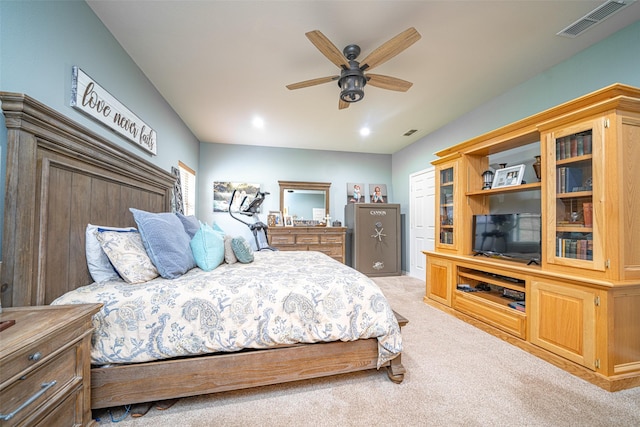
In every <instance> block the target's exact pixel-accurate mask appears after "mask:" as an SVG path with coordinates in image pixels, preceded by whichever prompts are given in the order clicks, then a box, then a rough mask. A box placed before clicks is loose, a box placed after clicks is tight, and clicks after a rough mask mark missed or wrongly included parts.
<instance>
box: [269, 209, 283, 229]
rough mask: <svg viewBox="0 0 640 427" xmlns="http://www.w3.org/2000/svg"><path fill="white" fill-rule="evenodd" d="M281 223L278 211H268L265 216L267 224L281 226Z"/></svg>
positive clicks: (280, 214)
mask: <svg viewBox="0 0 640 427" xmlns="http://www.w3.org/2000/svg"><path fill="white" fill-rule="evenodd" d="M283 225H284V224H283V222H282V213H280V212H279V211H269V215H268V216H267V226H268V227H282V226H283Z"/></svg>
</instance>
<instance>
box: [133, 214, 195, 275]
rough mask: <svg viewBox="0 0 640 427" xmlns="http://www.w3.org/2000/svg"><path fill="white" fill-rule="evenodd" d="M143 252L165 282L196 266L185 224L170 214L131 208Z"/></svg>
mask: <svg viewBox="0 0 640 427" xmlns="http://www.w3.org/2000/svg"><path fill="white" fill-rule="evenodd" d="M129 210H130V211H131V213H132V214H133V219H135V221H136V224H137V225H138V231H139V232H140V237H142V243H143V244H144V248H145V249H146V251H147V254H148V255H149V258H151V261H152V262H153V265H155V266H156V269H157V270H158V273H160V275H161V276H162V277H164V278H165V279H175V278H177V277H180V276H182V275H183V274H184V273H186V272H187V271H189V270H191V269H192V268H193V267H195V266H196V261H195V260H194V259H193V254H192V253H191V247H190V246H189V242H190V241H191V239H190V238H189V235H188V234H187V232H186V231H184V227H183V225H182V222H180V219H178V217H177V216H176V215H174V214H172V213H170V212H163V213H151V212H145V211H141V210H139V209H134V208H129Z"/></svg>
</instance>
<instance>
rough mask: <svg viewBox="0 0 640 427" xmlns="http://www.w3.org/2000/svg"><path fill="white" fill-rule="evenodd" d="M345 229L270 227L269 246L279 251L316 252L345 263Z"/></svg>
mask: <svg viewBox="0 0 640 427" xmlns="http://www.w3.org/2000/svg"><path fill="white" fill-rule="evenodd" d="M346 231H347V229H346V227H270V228H269V245H271V246H273V247H274V248H278V249H279V250H281V251H318V252H323V253H325V254H327V255H329V256H330V257H332V258H334V259H336V260H338V261H340V262H341V263H343V264H344V262H345V253H346V251H345V235H346Z"/></svg>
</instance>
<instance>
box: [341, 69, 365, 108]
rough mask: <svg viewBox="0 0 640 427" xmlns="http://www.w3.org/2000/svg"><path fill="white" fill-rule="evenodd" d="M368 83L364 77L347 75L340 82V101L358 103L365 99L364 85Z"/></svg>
mask: <svg viewBox="0 0 640 427" xmlns="http://www.w3.org/2000/svg"><path fill="white" fill-rule="evenodd" d="M366 83H367V81H366V79H365V78H364V76H362V75H353V74H352V75H346V76H343V77H341V78H340V80H338V86H340V89H342V90H341V91H340V99H342V100H343V101H344V102H358V101H360V100H361V99H362V98H364V90H362V88H364V85H365V84H366Z"/></svg>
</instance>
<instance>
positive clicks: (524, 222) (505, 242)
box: [473, 213, 542, 263]
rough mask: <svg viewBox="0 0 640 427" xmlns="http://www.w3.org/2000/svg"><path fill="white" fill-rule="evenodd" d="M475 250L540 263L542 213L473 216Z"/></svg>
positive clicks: (480, 252)
mask: <svg viewBox="0 0 640 427" xmlns="http://www.w3.org/2000/svg"><path fill="white" fill-rule="evenodd" d="M473 251H474V253H475V254H477V255H485V256H492V257H501V258H506V259H513V260H517V261H526V262H529V263H539V262H540V258H541V256H542V217H541V215H540V214H538V213H510V214H494V215H474V216H473Z"/></svg>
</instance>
